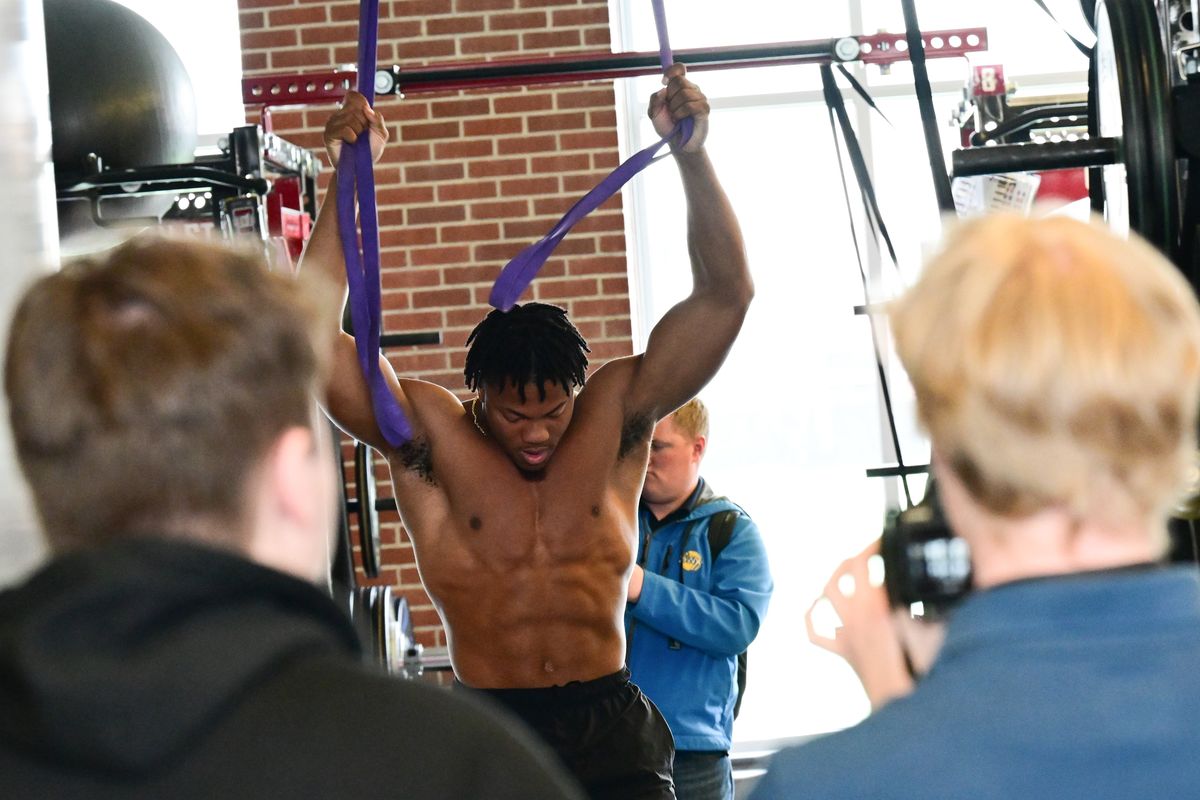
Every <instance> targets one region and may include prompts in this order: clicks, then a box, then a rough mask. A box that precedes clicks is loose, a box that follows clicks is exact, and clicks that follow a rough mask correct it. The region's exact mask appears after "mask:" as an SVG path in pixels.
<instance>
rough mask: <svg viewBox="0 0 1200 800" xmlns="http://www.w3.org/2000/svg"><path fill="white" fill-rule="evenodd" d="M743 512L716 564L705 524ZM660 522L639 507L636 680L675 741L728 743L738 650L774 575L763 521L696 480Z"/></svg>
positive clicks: (629, 625) (632, 666)
mask: <svg viewBox="0 0 1200 800" xmlns="http://www.w3.org/2000/svg"><path fill="white" fill-rule="evenodd" d="M727 509H734V510H736V511H738V512H739V513H738V518H737V522H736V524H735V525H734V529H733V534H732V536H731V537H730V540H729V544H728V545H726V546H725V549H724V550H722V551H721V552H720V554H719V557H718V558H717V559H716V563H713V560H712V558H711V554H710V551H709V542H708V524H709V522H710V521H711V519H712V516H713V515H714V514H717V513H719V512H721V511H725V510H727ZM672 517H678V518H677V519H672V520H671V521H669V522H666V523H665V524H663V525H662V526H661V527H659V528H658V529H657V530H652V529H651V523H652V522H653V518H652V517H651V516H650V512H649V510H648V509H646V508H645V507H644V506H643V507H642V508H641V509H639V511H638V521H639V529H640V532H639V536H638V564H640V565H641V566H642V568H643V569H644V570H645V582H644V583H643V585H642V594H641V596H640V597H639V599H638V602H637V603H633V604H630V605H627V606H626V611H625V632H626V636H627V637H628V645H627V646H628V654H627V656H628V664H629V670H630V673H631V674H632V677H633V681H634V682H635V683H637V685H638V686H639V687H641V689H642V691H643V692H645V693H646V695H647V696H648V697H649V698H650V699H651V700H653V701H654V703H655V705H657V706H658V708H659V710H661V711H662V713H663V716H665V717H666V719H667V723H668V724H669V725H670V726H671V732H672V733H673V734H674V735H675V748H676V749H677V750H728V749H729V747H730V744H731V741H732V737H733V706H734V701H735V700H736V699H737V657H738V654H739V653H741V652H742V651H743V650H745V649H746V648H747V647H748V646H749V645H750V642H752V641H754V637H755V636H756V635H757V634H758V628H759V626H760V625H761V624H762V620H763V617H764V616H765V614H766V612H767V604H768V602H769V601H770V599H771V590H772V589H773V583H772V581H771V573H770V570H769V568H768V566H767V553H766V550H765V548H764V547H763V542H762V537H761V536H759V533H758V526H756V525H755V524H754V521H753V520H751V519H750V517H748V516H747V515H746V514H745V512H744V511H742V510H741V509H740V508H739V507H738V506H737V505H736V504H734V503H732V502H730V501H729V500H727V499H726V498H724V497H715V496H714V495H713V492H712V490H711V489H710V488H709V487H708V486H707V485H706V484H705V483H704V481H703V479H702V480H701V481H700V484H699V486H698V487H697V490H696V491H695V492H694V493H693V494H692V497H691V498H689V500H688V502H687V503H685V504H684V507H683V510H682V514H681V513H680V512H676V513H675V514H673V515H672Z"/></svg>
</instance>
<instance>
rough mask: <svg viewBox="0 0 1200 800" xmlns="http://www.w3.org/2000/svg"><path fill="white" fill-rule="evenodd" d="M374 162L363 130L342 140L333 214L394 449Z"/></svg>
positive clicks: (367, 364)
mask: <svg viewBox="0 0 1200 800" xmlns="http://www.w3.org/2000/svg"><path fill="white" fill-rule="evenodd" d="M378 34H379V0H361V2H360V4H359V17H358V91H359V93H360V94H362V95H364V96H365V97H366V98H367V102H368V103H370V104H374V102H375V59H376V52H377V50H378ZM374 169H375V165H374V160H373V159H372V158H371V135H370V132H369V131H364V132H363V135H362V136H359V137H358V140H357V141H355V142H353V143H351V142H342V154H341V157H340V158H339V159H338V164H337V188H338V196H337V216H338V230H339V232H340V233H341V237H342V253H343V255H344V256H345V259H346V282H347V284H348V285H349V288H350V319H351V320H352V321H353V323H354V344H355V348H356V349H357V351H358V362H359V366H360V367H361V368H362V371H363V376H364V377H365V378H366V380H367V386H368V387H369V389H370V391H371V404H372V406H373V407H374V409H375V420H376V422H377V423H378V425H379V431H380V433H382V434H383V438H384V439H386V440H387V443H388V444H390V445H391V446H392V447H399V446H400V445H402V444H404V443H405V442H407V441H408V440H409V439H411V438H412V426H411V425H409V423H408V419H407V418H406V417H405V416H404V410H403V409H402V408H400V403H399V402H397V400H396V396H395V395H393V394H392V391H391V389H390V388H389V387H388V385H387V381H386V380H385V379H384V377H383V372H382V370H380V368H379V337H380V333H381V331H382V328H383V311H382V308H381V305H382V300H381V298H380V293H381V289H380V283H379V219H378V216H377V212H376V208H375V171H374ZM356 193H357V196H358V205H359V207H360V209H361V213H360V214H359V221H360V222H361V223H362V250H361V251H360V250H359V234H358V229H357V225H356V223H355V215H354V200H355V194H356Z"/></svg>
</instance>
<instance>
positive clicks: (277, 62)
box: [238, 0, 631, 646]
mask: <svg viewBox="0 0 1200 800" xmlns="http://www.w3.org/2000/svg"><path fill="white" fill-rule="evenodd" d="M238 5H239V9H240V12H241V13H240V17H241V33H242V50H243V54H242V67H243V71H244V73H245V75H247V76H253V75H276V74H291V73H296V72H305V71H323V70H329V69H332V68H336V67H340V66H342V65H346V64H353V63H355V62H356V61H357V39H358V6H359V3H358V0H239V2H238ZM379 16H380V26H379V63H380V64H381V65H390V64H399V65H400V66H401V67H402V68H404V67H415V66H421V65H427V64H445V63H449V62H465V61H490V60H495V59H501V58H513V57H520V58H531V57H537V56H540V55H553V54H560V53H569V52H589V51H592V52H594V51H603V50H608V49H609V28H608V3H607V0H392V1H391V2H388V1H387V0H384V1H383V2H381V3H380V13H379ZM376 107H377V108H378V109H379V110H380V111H381V112H382V113H383V115H384V117H385V119H386V120H387V122H388V126H389V128H390V131H391V136H392V141H391V145H390V147H389V148H388V150H387V152H386V154H385V155H384V157H383V160H382V161H381V162H380V163H379V164H378V166H377V168H376V187H377V195H378V201H379V223H380V237H381V244H382V262H383V263H382V266H383V305H384V330H385V332H387V333H394V332H402V331H431V330H438V331H441V332H442V337H443V344H442V345H441V346H437V347H428V346H427V347H408V348H396V349H394V350H390V351H389V352H388V353H387V355H388V357H389V358H390V359H391V361H392V363H393V364H394V365H395V367H396V369H397V372H398V373H399V374H401V375H408V376H413V377H418V378H424V379H426V380H430V381H434V382H436V383H439V384H441V385H443V386H446V387H447V388H449V389H451V390H453V391H455V392H458V393H459V394H460V395H463V394H464V391H463V379H462V367H463V360H464V357H465V350H464V349H463V345H464V343H465V341H466V337H467V334H468V333H469V332H470V330H471V328H472V327H474V325H475V323H477V322H478V321H479V320H480V319H481V318H482V316H483V315H484V314H485V313H486V312H487V310H488V307H487V296H488V291H489V289H490V288H491V283H492V281H493V280H494V279H495V277H496V275H497V274H498V273H499V270H500V268H501V267H502V266H503V265H504V264H505V263H506V262H507V261H508V259H510V258H512V256H514V255H515V254H516V253H517V252H518V251H519V250H520V249H521V248H522V247H523V246H525V245H526V244H529V243H530V242H532V241H534V240H536V239H537V238H539V237H541V236H542V235H543V234H545V232H546V231H547V230H548V229H549V228H550V226H551V225H552V224H553V223H554V222H555V221H556V220H557V219H558V218H559V217H560V216H561V215H562V214H563V212H565V211H566V210H567V208H569V207H570V205H571V204H572V203H573V202H574V201H575V200H576V199H577V198H578V197H579V196H580V195H581V194H583V193H584V192H586V191H587V190H588V189H590V188H591V187H592V186H594V185H595V184H596V182H597V181H598V180H599V179H600V178H601V177H603V176H604V175H605V174H607V173H608V171H610V170H611V169H612V168H613V167H615V166H616V164H617V160H618V153H617V134H616V113H615V110H614V109H615V102H614V97H613V88H612V84H611V82H601V83H591V84H563V85H555V86H549V87H536V88H532V89H530V90H525V89H513V90H503V91H462V92H448V93H441V94H414V95H410V96H409V97H408V98H407V99H404V100H397V99H394V98H380V100H379V101H378V102H377V104H376ZM331 110H332V109H331V107H320V106H310V107H305V108H276V109H275V110H274V111H273V112H272V115H271V116H272V123H273V127H274V130H275V132H276V133H278V134H279V135H281V136H283V137H284V138H286V139H288V140H289V141H292V142H295V143H296V144H299V145H302V146H305V147H312V148H319V147H320V144H321V137H320V131H321V127H322V125H323V124H324V122H325V119H326V118H327V117H328V115H329V113H330V111H331ZM247 111H248V114H249V116H248V119H250V120H252V121H253V120H254V119H256V110H255V109H251V108H248V109H247ZM322 157H323V156H322ZM331 175H332V171H326V172H325V173H323V174H322V180H321V186H322V189H323V188H324V186H325V185H326V184H327V183H328V180H329V178H330V177H331ZM531 292H532V294H531V296H532V298H533V299H538V300H544V301H546V302H552V303H557V304H559V305H563V306H565V307H566V308H567V309H568V311H569V312H570V314H571V317H572V319H573V320H574V321H575V324H576V325H578V326H579V329H580V330H581V331H582V332H583V335H584V336H586V337H587V339H588V341H589V343H590V344H591V347H592V363H593V367H595V366H599V365H600V364H601V363H603V362H604V361H605V360H607V359H610V358H613V357H615V356H621V355H627V354H629V353H630V352H631V340H630V319H629V295H628V282H627V279H626V260H625V237H624V233H623V221H622V212H621V203H620V197H616V198H613V199H612V200H610V201H609V202H608V203H607V204H606V205H605V206H603V207H601V208H600V209H598V210H597V211H595V212H593V213H592V214H591V216H589V217H588V218H587V219H586V220H584V221H583V222H581V223H580V224H579V225H578V226H576V228H575V230H574V231H573V232H572V234H571V235H570V236H568V237H567V239H566V240H565V241H564V242H563V243H562V244H561V245H560V246H559V248H558V250H557V251H556V253H555V257H554V258H552V259H551V260H550V261H548V262H547V264H546V266H545V268H544V269H543V270H542V272H541V274H540V276H539V278H538V280H537V281H535V283H534V285H533V287H532V290H531ZM527 299H528V296H527ZM347 452H349V451H347ZM350 457H351V458H352V456H350ZM350 463H353V462H352V461H351V462H350ZM378 477H379V479H380V480H379V486H380V493H381V495H386V494H387V493H390V483H389V482H388V481H387V476H386V475H385V474H384V473H382V472H380V473H379V476H378ZM380 523H381V525H380V527H381V529H382V532H381V536H382V542H383V564H384V568H383V573H382V575H381V580H380V582H381V583H389V584H391V585H393V586H396V587H398V588H399V589H400V590H401V591H402V592H403V594H404V595H405V596H406V597H407V598H408V601H409V604H410V608H411V609H412V610H413V612H414V622H415V624H416V626H417V633H418V639H419V640H420V641H421V642H422V643H424V644H425V645H426V646H433V645H437V646H444V645H445V636H444V634H443V632H442V630H441V627H440V625H439V623H438V619H437V615H436V613H435V612H434V610H433V608H432V605H431V604H430V602H429V599H428V598H427V597H426V595H425V593H424V591H423V590H422V589H421V586H420V581H419V580H418V578H417V570H416V567H415V566H414V563H413V557H412V550H411V547H410V545H409V543H408V540H407V537H405V536H404V535H403V534H402V532H401V530H400V525H399V518H398V517H397V516H396V514H394V513H382V514H381V515H380Z"/></svg>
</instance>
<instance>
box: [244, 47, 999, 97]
mask: <svg viewBox="0 0 1200 800" xmlns="http://www.w3.org/2000/svg"><path fill="white" fill-rule="evenodd" d="M922 40H923V41H924V43H925V57H926V58H958V57H962V56H965V55H966V54H967V53H973V52H979V51H983V50H987V47H988V41H987V29H986V28H956V29H953V30H940V31H925V32H923V33H922ZM675 57H676V60H678V61H680V62H682V63H684V64H686V65H687V66H688V68H689V69H691V70H708V69H737V68H747V67H770V66H785V65H795V64H831V63H843V62H848V61H861V62H863V63H865V64H877V65H889V64H894V63H896V62H899V61H906V60H908V43H907V42H906V41H905V38H904V34H903V33H900V34H893V33H878V34H872V35H867V36H843V37H841V38H839V39H817V40H812V41H802V42H778V43H774V44H758V45H747V46H732V47H710V48H695V49H690V50H676V51H675ZM661 71H662V66H661V64H660V63H659V53H658V52H635V53H591V54H576V55H563V56H547V57H545V58H540V59H504V60H498V61H480V62H468V63H458V64H442V65H432V66H428V67H422V68H419V69H413V70H402V69H401V68H400V67H398V66H392V67H389V68H385V69H380V70H377V71H376V73H375V84H376V85H375V93H376V94H377V95H383V94H412V93H417V92H444V91H453V90H457V89H486V88H502V87H508V86H529V85H533V84H541V83H564V82H575V81H592V80H608V79H613V78H632V77H637V76H640V75H656V74H658V73H660V72H661ZM356 79H357V72H356V71H354V70H339V71H333V72H314V73H299V74H284V75H265V76H260V77H255V78H245V79H243V81H242V101H243V102H244V103H245V104H246V105H254V106H278V105H300V104H304V103H313V102H321V101H333V100H340V99H341V98H342V96H343V95H344V94H345V93H346V91H347V90H348V89H349V88H350V87H351V86H353V85H354V82H355V81H356Z"/></svg>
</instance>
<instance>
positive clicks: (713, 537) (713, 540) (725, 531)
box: [708, 508, 746, 719]
mask: <svg viewBox="0 0 1200 800" xmlns="http://www.w3.org/2000/svg"><path fill="white" fill-rule="evenodd" d="M738 516H740V514H739V512H738V509H736V508H727V509H725V510H724V511H718V512H717V513H716V514H713V515H712V518H711V519H710V520H709V521H708V549H709V558H710V559H711V560H712V563H713V564H716V563H717V556H719V555H721V551H722V550H724V549H725V546H726V545H727V544H729V540H730V539H732V538H733V526H734V525H736V524H737V519H738ZM745 696H746V651H745V650H743V651H742V652H740V653H738V657H737V700H736V701H735V702H734V705H733V718H734V719H737V715H738V714H739V713H740V712H741V710H742V698H744V697H745Z"/></svg>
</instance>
